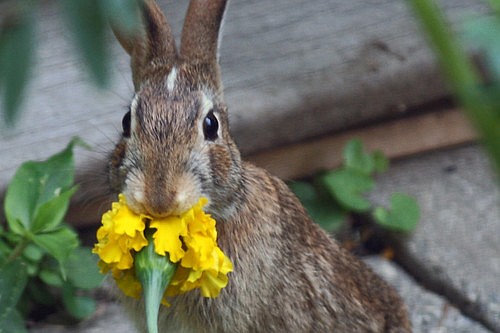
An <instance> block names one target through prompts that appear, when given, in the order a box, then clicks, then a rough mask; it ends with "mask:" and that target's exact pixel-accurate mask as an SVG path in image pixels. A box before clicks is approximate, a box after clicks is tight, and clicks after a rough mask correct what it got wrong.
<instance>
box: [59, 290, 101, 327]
mask: <svg viewBox="0 0 500 333" xmlns="http://www.w3.org/2000/svg"><path fill="white" fill-rule="evenodd" d="M63 303H64V306H65V308H66V310H67V311H68V312H69V314H71V315H72V316H73V317H75V318H77V319H84V318H86V317H88V316H90V315H91V314H92V313H94V311H95V308H96V305H95V301H94V300H93V299H92V298H90V297H86V296H77V295H76V291H75V289H74V288H73V287H72V286H71V285H70V284H68V283H66V284H64V286H63Z"/></svg>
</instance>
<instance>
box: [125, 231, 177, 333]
mask: <svg viewBox="0 0 500 333" xmlns="http://www.w3.org/2000/svg"><path fill="white" fill-rule="evenodd" d="M145 234H146V238H147V240H148V245H147V246H146V247H145V248H143V249H142V250H141V251H139V252H137V253H136V254H135V257H134V267H135V272H136V275H137V277H138V279H139V281H140V282H141V285H142V289H143V296H144V308H145V311H146V325H147V331H148V333H158V312H159V309H160V304H161V300H162V298H163V294H164V293H165V289H166V288H167V287H168V285H169V284H170V281H171V280H172V277H173V276H174V273H175V269H176V268H177V264H174V263H172V262H171V261H170V260H169V259H168V257H166V256H161V255H159V254H157V253H156V252H155V251H154V243H153V239H152V234H151V232H149V230H147V231H146V232H145Z"/></svg>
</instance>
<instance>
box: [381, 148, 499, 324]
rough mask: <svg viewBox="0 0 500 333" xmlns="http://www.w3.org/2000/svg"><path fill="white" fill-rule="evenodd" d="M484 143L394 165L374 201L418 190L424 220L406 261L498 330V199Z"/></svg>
mask: <svg viewBox="0 0 500 333" xmlns="http://www.w3.org/2000/svg"><path fill="white" fill-rule="evenodd" d="M498 185H499V183H498V182H497V181H496V180H495V177H494V176H493V174H492V172H491V170H490V168H489V161H488V158H487V156H486V155H485V154H484V153H483V152H482V151H481V150H480V148H479V147H478V146H469V147H462V148H456V149H451V150H449V151H445V152H438V153H433V154H428V155H425V156H419V157H414V158H411V159H408V160H405V161H400V162H397V163H394V164H393V165H392V166H391V168H390V170H389V171H388V172H387V173H385V174H383V175H382V176H381V177H379V180H378V184H377V187H376V190H375V191H374V192H373V194H372V199H373V200H374V201H376V202H379V203H387V202H388V200H389V196H390V194H391V193H393V192H395V191H400V192H406V193H409V194H412V195H414V196H415V197H416V198H417V200H418V201H419V203H420V206H421V210H422V217H421V221H420V224H419V226H418V228H417V230H416V231H415V232H414V234H413V235H412V236H411V237H410V240H409V242H408V244H407V245H406V246H405V247H406V249H404V252H405V253H404V254H403V258H402V259H401V260H402V264H403V266H405V269H406V270H407V271H410V272H411V274H412V275H413V276H414V277H416V278H417V279H419V280H421V281H422V282H423V283H424V284H427V286H428V287H430V288H431V289H434V290H435V291H437V292H439V293H441V294H443V295H445V296H446V298H447V299H449V300H451V301H452V302H454V303H455V304H456V305H457V306H459V307H460V308H461V310H462V311H463V312H464V313H467V314H468V315H469V316H472V317H474V318H476V319H477V320H480V321H482V322H483V323H485V324H486V325H487V326H488V327H489V328H490V329H491V330H493V331H494V332H500V278H499V276H500V196H499V187H498Z"/></svg>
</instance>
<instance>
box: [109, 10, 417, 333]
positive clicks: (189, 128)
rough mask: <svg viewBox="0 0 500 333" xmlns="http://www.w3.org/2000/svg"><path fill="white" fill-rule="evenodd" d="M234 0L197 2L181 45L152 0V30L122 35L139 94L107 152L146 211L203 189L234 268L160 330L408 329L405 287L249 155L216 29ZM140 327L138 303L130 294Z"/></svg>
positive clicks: (119, 187)
mask: <svg viewBox="0 0 500 333" xmlns="http://www.w3.org/2000/svg"><path fill="white" fill-rule="evenodd" d="M224 9H225V1H218V0H205V1H203V0H194V1H191V4H190V8H189V10H188V14H187V16H186V23H185V26H184V29H183V35H182V41H181V50H180V54H177V51H176V49H175V43H174V42H173V37H172V35H171V32H170V28H169V27H168V25H167V23H166V20H165V18H164V16H163V14H162V13H161V11H160V10H159V8H158V7H157V5H156V4H155V2H154V1H150V0H145V3H144V12H145V15H144V17H145V34H144V35H142V36H136V37H133V38H131V37H124V36H122V35H120V33H119V32H118V33H117V36H118V38H119V40H120V42H121V43H122V45H123V46H124V47H125V49H126V50H127V51H128V52H129V53H130V54H131V56H132V69H133V75H134V84H135V87H136V94H135V97H134V99H133V101H132V104H131V106H130V111H129V112H128V113H127V115H126V116H125V117H124V120H123V127H124V135H123V138H122V140H121V141H120V143H119V144H118V145H117V147H116V149H115V153H114V155H113V158H112V159H111V163H110V180H111V185H112V187H113V189H114V190H116V191H121V192H123V193H124V194H125V196H126V198H127V202H128V203H129V206H130V207H131V208H132V209H133V210H135V211H136V212H137V213H146V214H148V215H151V216H165V215H169V214H176V213H181V212H183V211H185V210H186V209H188V208H189V207H191V206H192V205H193V204H194V203H196V202H197V200H198V199H199V197H200V196H204V197H207V198H208V199H209V205H208V207H207V212H208V213H210V214H211V215H212V216H213V217H214V218H215V219H216V221H217V232H218V244H219V246H220V247H221V248H222V250H223V251H224V253H225V254H226V255H227V256H228V257H229V258H230V259H231V261H232V262H233V265H234V271H233V272H232V273H230V274H229V284H228V285H227V287H226V288H224V289H223V290H222V291H221V293H220V295H219V297H217V298H215V299H209V298H203V297H202V296H201V295H200V293H199V292H198V291H191V292H188V293H186V294H183V295H179V296H176V297H174V298H172V299H171V300H170V301H171V304H172V305H171V306H170V307H162V310H161V315H160V332H221V333H222V332H237V333H246V332H346V333H347V332H380V333H381V332H402V333H404V332H410V331H411V330H410V324H409V321H408V317H407V313H406V309H405V306H404V304H403V302H402V301H401V299H400V298H399V296H398V295H397V293H396V292H395V291H394V290H393V289H392V288H391V287H390V286H388V285H387V284H386V283H385V282H384V281H382V280H381V279H380V278H379V277H377V276H376V275H375V274H374V273H373V272H372V271H371V270H370V269H369V268H368V267H366V266H365V265H364V264H363V263H362V262H360V261H359V260H358V259H356V258H354V257H353V256H351V255H350V254H348V253H347V252H346V251H345V250H343V249H342V248H341V247H340V246H339V245H338V244H337V243H336V242H335V241H334V240H333V239H331V238H330V237H329V236H328V235H327V234H326V233H325V232H324V231H323V230H322V229H320V228H319V227H318V226H317V225H316V224H314V223H313V222H312V221H311V219H310V218H309V217H308V216H307V214H306V212H305V211H304V208H303V207H302V206H301V204H300V202H299V201H298V199H297V198H296V197H295V196H294V195H293V194H292V192H291V191H290V190H289V189H288V187H287V186H286V185H285V184H284V183H283V182H282V181H281V180H279V179H277V178H275V177H273V176H271V175H269V174H268V173H267V172H266V171H264V170H262V169H259V168H257V167H255V166H253V165H251V164H248V163H245V162H242V161H241V159H240V154H239V152H238V149H237V148H236V145H235V144H234V142H233V141H232V139H231V137H230V135H229V130H228V120H227V109H226V106H225V104H224V102H223V100H222V85H221V83H220V75H219V67H218V64H217V55H216V52H217V40H218V39H217V37H218V32H219V28H220V21H221V19H222V15H223V12H224ZM125 305H126V307H127V308H128V311H129V313H131V314H132V315H133V316H135V318H136V321H137V323H138V326H139V327H142V326H143V325H144V319H143V318H141V314H142V310H141V309H139V308H140V302H138V301H135V300H130V299H129V300H126V301H125Z"/></svg>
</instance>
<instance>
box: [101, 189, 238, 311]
mask: <svg viewBox="0 0 500 333" xmlns="http://www.w3.org/2000/svg"><path fill="white" fill-rule="evenodd" d="M207 202H208V200H207V199H206V198H201V199H200V200H199V202H198V203H197V204H196V205H194V206H193V207H192V208H191V209H189V210H188V211H187V212H185V213H183V214H181V215H179V216H168V217H166V218H161V219H153V218H151V217H149V216H144V215H137V214H135V213H134V212H132V211H131V210H130V208H129V207H128V206H127V204H126V202H125V197H124V196H123V195H122V194H120V195H119V201H118V202H115V203H113V204H112V208H111V210H110V211H108V212H106V213H105V214H104V215H103V217H102V226H101V227H100V228H99V230H98V231H97V240H98V242H97V244H96V245H95V246H94V249H93V252H94V253H96V254H97V255H99V257H100V259H101V261H100V262H99V267H100V268H101V271H102V272H103V273H107V272H111V274H112V276H113V278H114V279H115V280H116V282H117V285H118V287H119V288H120V289H121V290H122V291H123V293H124V294H125V295H127V296H131V297H135V298H139V297H140V295H141V292H142V288H141V284H140V282H139V280H138V279H137V276H136V274H135V272H134V255H135V253H137V252H139V251H141V250H142V249H143V248H144V247H145V246H147V245H148V241H147V239H146V238H145V236H144V231H145V229H146V228H151V229H155V231H154V233H153V235H152V238H153V244H154V251H155V252H156V253H157V254H159V255H161V256H166V255H167V254H168V257H166V258H165V259H166V260H170V261H171V262H173V263H178V266H177V269H176V271H175V274H174V276H173V278H172V280H171V281H170V284H169V286H168V287H167V290H166V291H165V294H164V298H163V303H164V304H167V301H166V299H165V297H166V296H175V295H178V294H181V293H185V292H187V291H190V290H193V289H196V288H198V289H200V292H201V294H202V295H203V296H204V297H216V296H218V295H219V293H220V290H221V289H222V288H224V287H225V286H226V285H227V283H228V278H227V274H228V273H229V272H231V271H232V270H233V266H232V263H231V261H230V260H229V258H227V257H226V255H225V254H224V253H223V252H222V250H221V249H220V248H219V247H218V246H217V231H216V229H215V223H216V222H215V220H214V219H213V218H212V217H210V215H208V214H205V212H203V207H204V206H205V205H206V204H207Z"/></svg>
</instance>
